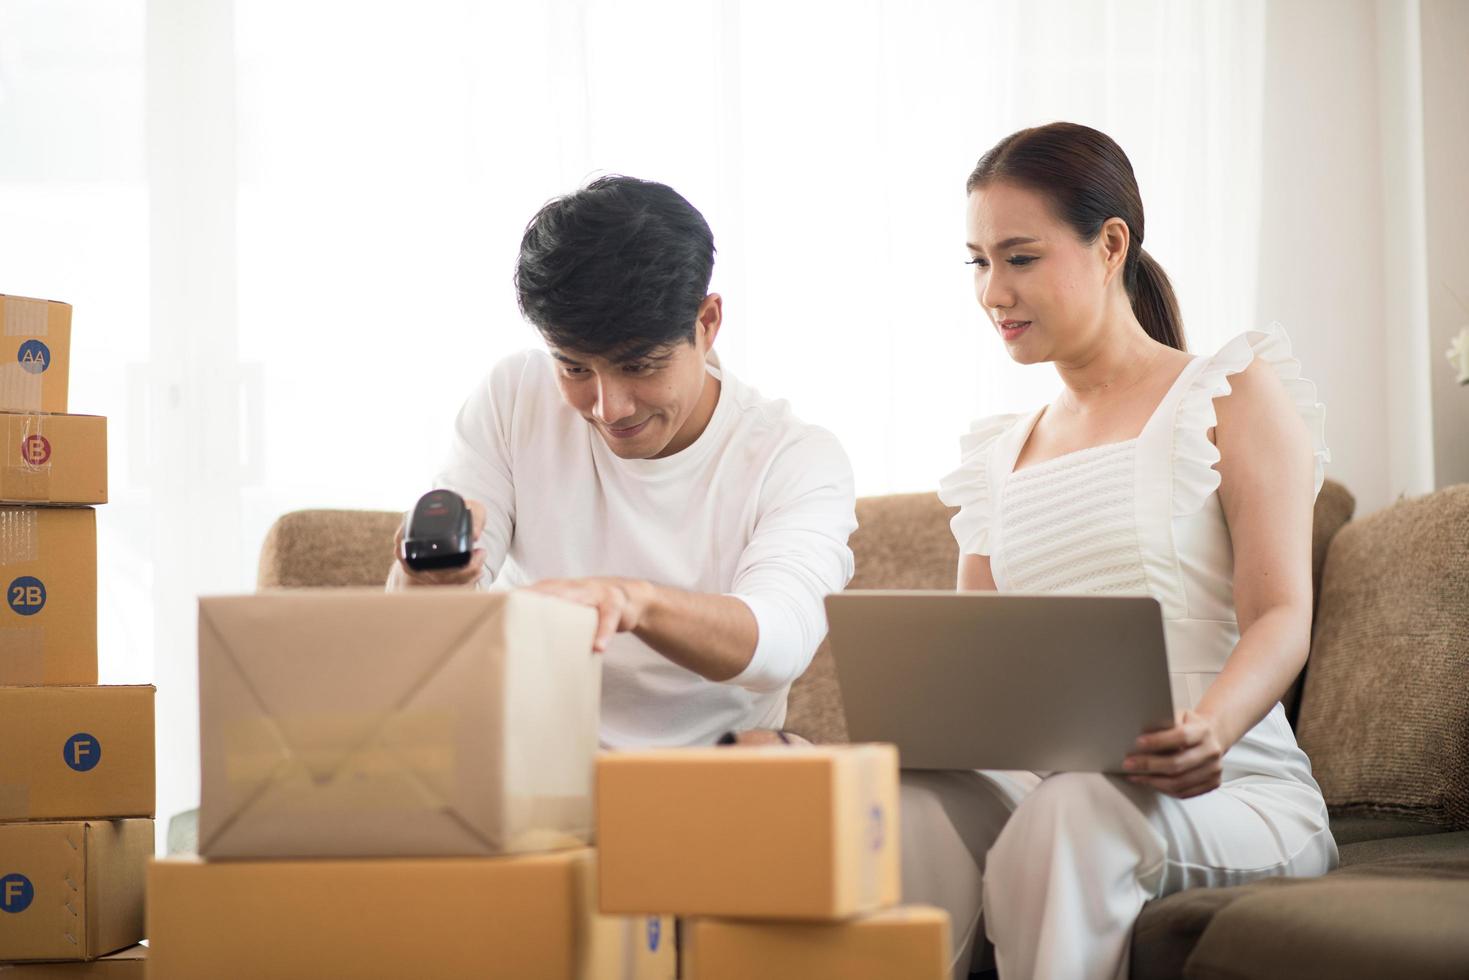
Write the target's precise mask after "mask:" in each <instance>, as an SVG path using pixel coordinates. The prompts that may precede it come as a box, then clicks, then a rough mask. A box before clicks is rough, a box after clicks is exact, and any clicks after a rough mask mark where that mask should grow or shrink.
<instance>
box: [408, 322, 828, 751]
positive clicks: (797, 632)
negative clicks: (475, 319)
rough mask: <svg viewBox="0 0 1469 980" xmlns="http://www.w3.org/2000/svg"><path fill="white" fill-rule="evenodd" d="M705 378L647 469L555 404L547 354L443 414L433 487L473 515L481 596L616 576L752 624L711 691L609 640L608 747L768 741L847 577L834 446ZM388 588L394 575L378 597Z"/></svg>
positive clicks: (522, 360) (534, 354) (642, 651)
mask: <svg viewBox="0 0 1469 980" xmlns="http://www.w3.org/2000/svg"><path fill="white" fill-rule="evenodd" d="M709 370H710V372H711V373H712V374H714V375H715V376H716V377H718V378H719V379H720V382H721V389H720V393H719V403H718V405H717V406H716V407H715V410H714V415H713V417H712V418H711V419H710V421H709V425H708V427H707V428H706V429H705V430H704V432H703V433H702V434H701V435H700V436H699V438H698V439H697V440H695V442H694V443H693V444H692V445H691V446H689V447H688V448H686V449H684V450H683V451H681V452H679V453H675V454H674V455H672V456H669V457H666V458H664V459H621V458H619V457H618V456H616V455H615V454H614V453H613V452H612V451H611V450H610V449H608V448H607V445H606V443H605V442H604V441H603V439H602V437H601V436H600V435H598V434H597V432H596V431H595V430H594V429H593V428H592V427H591V426H590V425H589V424H588V423H587V422H586V421H585V420H584V419H583V418H582V417H581V416H580V415H579V414H578V413H577V412H576V411H575V410H574V409H572V408H571V407H570V406H568V405H567V404H566V403H565V402H564V401H563V400H562V398H561V395H560V392H559V391H558V389H557V386H556V376H555V371H556V366H555V362H554V361H553V360H552V359H551V358H550V356H549V355H547V354H546V353H544V352H543V351H525V352H522V353H520V354H516V355H513V356H511V357H509V358H506V359H505V360H504V361H501V362H500V363H499V364H498V365H496V366H495V368H494V370H492V371H491V372H490V375H489V377H488V378H487V379H486V380H485V381H484V382H483V383H482V384H481V385H480V386H479V387H478V388H477V389H476V390H475V391H474V393H473V394H471V395H470V397H469V399H468V401H466V402H465V405H464V407H463V408H462V409H461V410H460V413H459V417H458V420H457V422H456V424H455V432H454V440H453V445H452V448H451V450H450V456H449V460H448V462H447V464H446V465H445V467H444V469H443V471H442V472H441V473H440V474H439V477H438V479H437V480H436V481H435V485H436V486H438V487H444V488H448V489H451V490H454V491H455V492H457V493H459V494H460V495H462V496H464V497H465V498H467V499H474V500H479V501H482V502H483V503H484V504H485V507H486V509H487V511H488V520H487V521H486V524H485V530H484V534H483V536H482V537H481V538H480V542H479V544H480V546H481V547H483V548H484V549H485V574H484V576H483V578H482V579H481V581H480V585H481V587H485V588H514V587H516V586H521V585H528V584H530V583H532V582H536V581H539V580H541V579H546V578H579V577H583V576H619V577H626V578H637V579H646V580H648V581H651V582H654V583H656V584H659V585H668V586H673V587H676V588H680V589H685V590H687V591H690V592H705V593H716V594H726V595H732V596H735V597H736V598H738V599H740V600H742V601H743V602H744V603H745V604H746V605H748V606H749V607H750V610H751V611H752V612H753V613H754V615H755V621H756V623H757V625H758V628H759V640H758V642H757V644H756V647H755V653H754V657H753V658H752V659H751V661H750V663H749V665H748V666H747V667H746V668H745V669H744V670H743V671H742V672H741V673H740V674H739V675H738V676H736V677H734V678H732V679H731V680H728V681H724V682H715V681H710V680H706V679H704V678H703V677H700V676H699V675H698V674H695V673H694V672H693V671H690V670H687V669H685V668H683V667H680V666H678V665H677V664H675V663H673V662H671V661H669V660H668V659H666V658H665V657H663V656H662V655H661V654H659V653H657V652H656V651H655V650H653V649H652V648H651V647H649V646H648V645H647V644H645V643H643V642H642V641H641V640H639V639H638V638H637V637H635V636H633V635H632V634H630V633H619V634H617V635H616V636H615V637H614V638H613V640H612V642H611V643H610V644H609V645H608V648H607V651H606V653H605V655H604V656H605V662H604V665H603V681H602V720H601V738H602V742H603V743H604V744H606V745H609V746H634V745H700V744H709V743H712V742H713V741H715V740H716V739H717V738H718V737H719V736H720V735H721V734H723V733H724V732H726V731H730V730H739V729H744V728H773V727H779V726H780V725H781V724H782V723H783V722H784V720H785V712H786V695H787V692H788V691H789V690H790V685H791V682H792V681H794V680H795V679H796V678H797V677H799V676H800V675H801V672H802V671H804V670H805V669H806V666H807V665H808V664H809V663H810V661H811V656H812V654H813V653H815V651H816V647H817V645H818V644H819V643H820V642H821V639H822V637H823V636H825V634H826V615H825V610H824V608H823V605H822V600H823V598H824V597H825V596H826V595H827V593H830V592H837V591H840V590H841V589H842V588H844V587H845V586H846V584H847V582H848V581H850V579H851V577H852V553H851V551H850V549H849V548H848V547H847V538H848V536H849V535H850V534H851V533H852V531H853V530H854V529H855V528H856V526H857V521H856V516H855V510H854V508H855V499H854V490H853V480H852V468H851V464H850V463H849V461H848V460H847V455H846V453H845V451H843V449H842V447H841V444H840V443H838V442H837V440H836V438H835V437H834V436H833V435H831V433H829V432H827V431H826V430H824V429H821V428H818V427H816V426H812V425H807V424H805V423H803V422H801V421H800V420H799V419H797V418H796V417H795V416H794V415H793V414H792V413H791V411H790V408H789V406H788V405H787V404H786V403H785V402H784V401H774V400H770V399H765V398H762V397H761V396H760V394H759V393H758V392H756V391H755V390H754V389H752V388H749V387H747V386H746V385H743V384H741V383H740V382H739V381H738V380H737V379H736V378H734V377H732V376H730V375H729V374H728V373H727V372H722V371H720V370H719V369H718V368H717V367H715V366H713V365H711V366H710V368H709ZM400 583H401V578H400V576H399V575H398V574H397V570H396V569H395V575H394V577H393V579H392V580H390V582H389V587H390V588H392V587H394V586H395V585H396V584H400Z"/></svg>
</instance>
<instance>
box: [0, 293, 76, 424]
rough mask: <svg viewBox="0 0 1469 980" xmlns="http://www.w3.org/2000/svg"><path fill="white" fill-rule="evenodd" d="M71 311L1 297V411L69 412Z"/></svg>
mask: <svg viewBox="0 0 1469 980" xmlns="http://www.w3.org/2000/svg"><path fill="white" fill-rule="evenodd" d="M70 370H71V306H70V305H68V304H66V303H57V302H53V301H51V300H44V299H27V298H26V297H24V296H4V295H0V410H3V411H16V412H64V411H66V385H67V376H68V374H69V373H70Z"/></svg>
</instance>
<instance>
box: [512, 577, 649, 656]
mask: <svg viewBox="0 0 1469 980" xmlns="http://www.w3.org/2000/svg"><path fill="white" fill-rule="evenodd" d="M530 588H531V589H532V590H533V591H535V592H544V593H545V594H546V595H553V596H556V597H558V598H561V599H568V600H570V601H571V602H578V603H581V604H582V605H583V606H591V607H592V608H593V609H595V610H597V635H596V637H595V638H594V639H593V640H592V649H593V650H595V651H596V652H597V653H603V652H605V651H606V649H607V644H608V642H609V641H610V640H611V639H612V634H614V633H630V632H632V631H633V630H635V629H637V628H638V626H639V625H641V623H642V618H643V616H644V614H645V613H646V612H647V610H648V602H649V600H650V598H651V593H652V586H650V585H649V584H648V583H647V582H642V581H639V580H638V579H630V578H553V579H544V580H542V581H540V582H537V583H535V584H534V585H532V586H530Z"/></svg>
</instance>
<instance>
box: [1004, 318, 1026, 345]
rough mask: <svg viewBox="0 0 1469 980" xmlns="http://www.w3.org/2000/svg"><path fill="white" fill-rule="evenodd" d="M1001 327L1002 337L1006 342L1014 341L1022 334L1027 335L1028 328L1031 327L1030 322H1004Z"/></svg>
mask: <svg viewBox="0 0 1469 980" xmlns="http://www.w3.org/2000/svg"><path fill="white" fill-rule="evenodd" d="M999 326H1000V336H1001V337H1003V338H1004V339H1006V340H1014V339H1015V338H1016V337H1019V336H1020V335H1021V334H1023V333H1025V330H1026V328H1027V327H1029V326H1030V321H1029V320H1005V321H1004V322H1002V323H1000V325H999Z"/></svg>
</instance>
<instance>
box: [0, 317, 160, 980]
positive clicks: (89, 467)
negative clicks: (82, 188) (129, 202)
mask: <svg viewBox="0 0 1469 980" xmlns="http://www.w3.org/2000/svg"><path fill="white" fill-rule="evenodd" d="M70 353H71V307H70V306H68V305H66V304H65V303H55V302H49V301H46V300H33V299H24V298H20V297H15V296H3V295H0V586H3V587H4V588H5V606H4V607H3V608H0V622H3V625H0V745H4V746H5V751H4V752H3V753H0V963H4V964H11V965H9V966H0V975H4V976H16V977H23V976H57V977H71V976H75V977H81V976H102V977H111V976H116V977H126V976H130V975H131V976H136V975H138V971H140V970H141V962H142V960H141V958H140V954H138V953H135V952H124V953H118V954H117V955H116V956H115V957H111V956H108V954H113V953H115V952H116V951H118V950H125V949H126V948H127V947H132V946H133V945H134V944H136V943H137V942H138V941H139V940H141V939H142V938H143V872H144V868H145V862H146V859H147V856H148V855H149V854H151V853H152V851H153V820H152V817H153V795H154V794H153V780H154V772H153V689H152V688H151V687H98V686H97V525H96V512H95V511H94V510H93V509H92V506H91V505H95V504H102V503H106V502H107V420H106V419H104V418H100V417H96V416H86V415H68V414H66V410H67V381H68V368H69V364H68V362H69V360H70ZM99 958H104V959H99ZM43 961H56V962H51V963H45V962H43ZM63 961H73V962H63ZM75 961H82V962H75ZM86 961H95V962H86ZM28 962H30V963H32V964H33V965H29V966H19V965H15V964H25V963H28ZM130 970H131V971H133V972H132V973H129V972H128V971H130Z"/></svg>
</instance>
